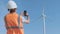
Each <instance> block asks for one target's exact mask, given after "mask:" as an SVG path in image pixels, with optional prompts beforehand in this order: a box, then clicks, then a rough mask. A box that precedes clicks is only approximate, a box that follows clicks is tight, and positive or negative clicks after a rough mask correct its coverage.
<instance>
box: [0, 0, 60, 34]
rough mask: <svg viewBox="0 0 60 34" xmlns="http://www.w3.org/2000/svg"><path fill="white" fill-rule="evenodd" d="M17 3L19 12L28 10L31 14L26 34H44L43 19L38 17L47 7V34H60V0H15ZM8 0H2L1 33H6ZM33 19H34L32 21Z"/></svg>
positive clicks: (0, 7) (26, 25) (0, 10)
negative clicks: (5, 21) (5, 19)
mask: <svg viewBox="0 0 60 34" xmlns="http://www.w3.org/2000/svg"><path fill="white" fill-rule="evenodd" d="M14 1H15V2H16V3H17V5H18V8H17V13H18V14H20V12H21V11H23V10H27V11H28V13H29V15H30V20H31V22H30V24H24V29H25V34H43V20H42V18H39V20H37V18H38V17H39V16H40V15H41V14H42V9H43V7H44V8H45V14H46V15H47V17H46V34H60V0H14ZM7 2H8V0H0V34H6V29H5V26H4V24H5V23H4V16H5V15H6V14H7V13H8V11H7ZM32 20H33V21H32Z"/></svg>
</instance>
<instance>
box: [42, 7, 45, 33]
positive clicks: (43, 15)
mask: <svg viewBox="0 0 60 34" xmlns="http://www.w3.org/2000/svg"><path fill="white" fill-rule="evenodd" d="M42 18H43V34H46V23H45V19H46V15H45V11H44V8H43V13H42Z"/></svg>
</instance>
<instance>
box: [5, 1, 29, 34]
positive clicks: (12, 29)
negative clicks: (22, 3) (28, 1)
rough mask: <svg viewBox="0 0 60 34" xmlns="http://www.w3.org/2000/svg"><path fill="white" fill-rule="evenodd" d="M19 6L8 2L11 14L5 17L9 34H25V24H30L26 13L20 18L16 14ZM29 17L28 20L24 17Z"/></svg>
mask: <svg viewBox="0 0 60 34" xmlns="http://www.w3.org/2000/svg"><path fill="white" fill-rule="evenodd" d="M16 9H17V5H16V3H15V2H14V1H12V0H10V1H9V2H8V11H9V13H8V14H7V15H6V16H5V17H4V20H5V26H6V29H7V34H24V28H23V22H26V23H27V24H28V23H29V21H30V19H29V16H28V13H27V12H26V11H24V12H22V13H21V14H20V16H18V14H17V13H16ZM23 16H27V20H26V19H25V18H24V17H23Z"/></svg>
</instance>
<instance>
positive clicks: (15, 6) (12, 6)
mask: <svg viewBox="0 0 60 34" xmlns="http://www.w3.org/2000/svg"><path fill="white" fill-rule="evenodd" d="M7 7H8V9H14V8H17V5H16V3H15V2H14V1H12V0H9V1H8V5H7Z"/></svg>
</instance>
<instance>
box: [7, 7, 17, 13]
mask: <svg viewBox="0 0 60 34" xmlns="http://www.w3.org/2000/svg"><path fill="white" fill-rule="evenodd" d="M15 10H16V8H14V9H8V11H10V13H13V12H15Z"/></svg>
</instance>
